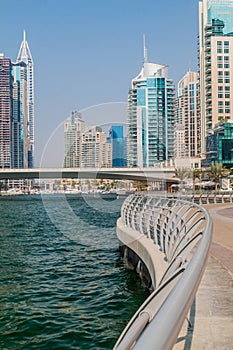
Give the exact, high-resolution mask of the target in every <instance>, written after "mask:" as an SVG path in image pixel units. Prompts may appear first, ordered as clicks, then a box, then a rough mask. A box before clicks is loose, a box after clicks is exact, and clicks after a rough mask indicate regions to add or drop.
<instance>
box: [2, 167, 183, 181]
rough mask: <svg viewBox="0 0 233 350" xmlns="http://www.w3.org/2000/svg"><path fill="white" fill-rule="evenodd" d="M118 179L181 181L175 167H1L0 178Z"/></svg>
mask: <svg viewBox="0 0 233 350" xmlns="http://www.w3.org/2000/svg"><path fill="white" fill-rule="evenodd" d="M57 178H59V179H60V178H79V179H116V180H136V181H137V180H138V181H161V182H163V183H166V184H168V183H179V179H177V178H175V169H174V168H33V169H0V180H1V179H2V180H3V179H10V180H13V179H15V180H19V179H57Z"/></svg>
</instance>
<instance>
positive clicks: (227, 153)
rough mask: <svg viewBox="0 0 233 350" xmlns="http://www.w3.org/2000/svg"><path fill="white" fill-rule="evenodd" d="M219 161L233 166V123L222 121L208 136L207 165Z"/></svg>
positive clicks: (228, 166)
mask: <svg viewBox="0 0 233 350" xmlns="http://www.w3.org/2000/svg"><path fill="white" fill-rule="evenodd" d="M216 161H218V162H219V163H222V164H223V165H224V166H226V167H227V168H231V167H233V123H220V124H219V125H217V126H216V127H215V129H214V132H213V134H212V135H209V136H207V138H206V161H205V164H204V165H205V166H209V165H210V164H212V163H215V162H216Z"/></svg>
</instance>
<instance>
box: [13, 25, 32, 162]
mask: <svg viewBox="0 0 233 350" xmlns="http://www.w3.org/2000/svg"><path fill="white" fill-rule="evenodd" d="M20 62H24V63H25V64H26V67H27V114H28V137H29V139H28V140H29V150H28V167H29V168H33V166H34V161H35V159H34V157H35V156H34V114H35V113H34V62H33V58H32V55H31V51H30V49H29V45H28V42H27V40H26V32H25V31H24V33H23V41H22V43H21V45H20V49H19V53H18V56H17V60H16V63H17V64H19V63H20Z"/></svg>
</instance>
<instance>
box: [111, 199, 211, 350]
mask: <svg viewBox="0 0 233 350" xmlns="http://www.w3.org/2000/svg"><path fill="white" fill-rule="evenodd" d="M118 225H121V230H127V229H130V230H131V232H132V230H133V231H135V232H136V233H138V232H139V233H141V234H142V233H143V234H144V235H145V236H146V237H147V238H148V240H150V242H151V244H152V245H153V244H155V245H158V246H159V248H160V252H161V255H162V257H163V259H165V260H166V261H167V269H166V270H165V271H164V273H163V276H162V278H161V280H160V281H159V282H158V283H157V285H156V287H155V289H154V291H153V292H152V293H151V295H150V296H149V297H148V299H147V300H146V301H145V302H144V303H143V305H142V306H141V307H140V308H139V310H138V311H137V312H136V313H135V315H134V316H133V317H132V319H131V320H130V322H129V323H128V325H127V326H126V328H125V329H124V331H123V333H122V334H121V336H120V338H119V339H118V341H117V343H116V345H115V347H114V349H115V350H127V349H134V350H141V349H147V350H150V349H151V350H152V349H153V350H154V349H156V350H166V349H171V348H172V347H173V345H174V344H175V342H176V339H177V337H178V335H179V332H180V329H181V327H182V325H183V322H184V320H185V318H186V316H187V313H188V311H189V309H190V307H191V305H192V303H193V300H194V297H195V294H196V291H197V288H198V286H199V283H200V280H201V277H202V275H203V273H204V269H205V266H206V262H207V257H208V251H209V247H210V244H211V237H212V222H211V220H210V217H209V215H208V213H207V211H206V210H205V209H203V208H202V207H200V206H199V205H197V204H195V203H191V202H189V201H184V200H177V199H174V198H159V197H153V196H143V195H131V196H129V197H128V198H127V199H126V200H125V202H124V204H123V206H122V210H121V219H120V220H118ZM155 269H156V267H155Z"/></svg>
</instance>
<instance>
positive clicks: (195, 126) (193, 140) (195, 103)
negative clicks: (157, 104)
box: [176, 71, 201, 157]
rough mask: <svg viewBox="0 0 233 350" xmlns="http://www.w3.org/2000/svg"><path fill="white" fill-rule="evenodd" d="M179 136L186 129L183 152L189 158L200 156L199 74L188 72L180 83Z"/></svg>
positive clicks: (178, 107)
mask: <svg viewBox="0 0 233 350" xmlns="http://www.w3.org/2000/svg"><path fill="white" fill-rule="evenodd" d="M177 123H178V124H177V126H176V130H177V135H178V136H179V137H180V135H181V130H182V127H181V125H182V126H183V128H184V144H183V146H182V152H183V154H184V155H185V156H187V157H198V156H199V155H200V141H201V137H200V136H201V135H200V129H201V125H200V111H199V84H198V73H196V72H191V71H188V72H187V73H186V74H185V75H184V77H182V79H181V80H180V81H179V83H178V97H177Z"/></svg>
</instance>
